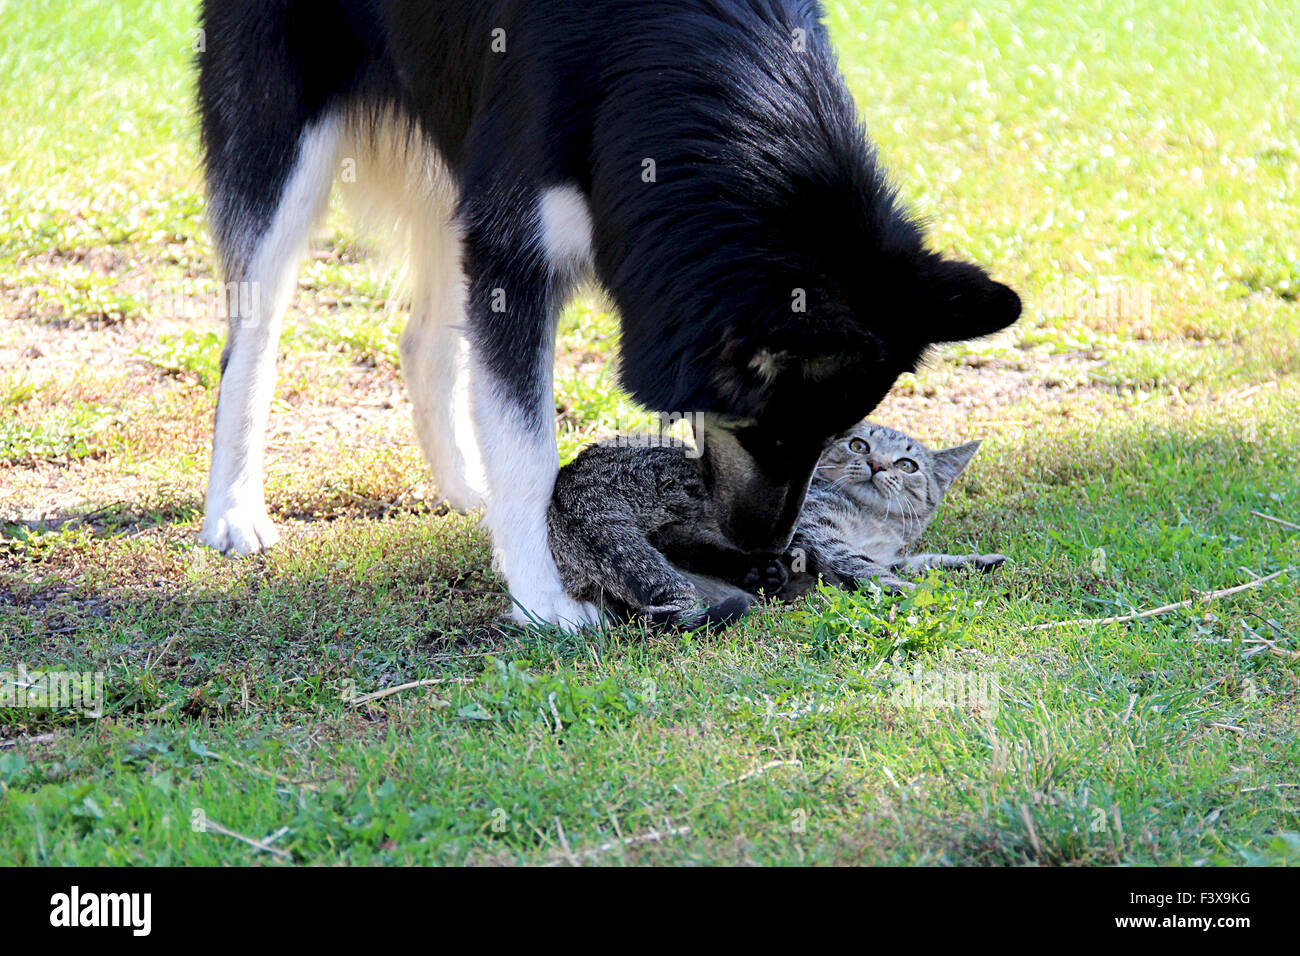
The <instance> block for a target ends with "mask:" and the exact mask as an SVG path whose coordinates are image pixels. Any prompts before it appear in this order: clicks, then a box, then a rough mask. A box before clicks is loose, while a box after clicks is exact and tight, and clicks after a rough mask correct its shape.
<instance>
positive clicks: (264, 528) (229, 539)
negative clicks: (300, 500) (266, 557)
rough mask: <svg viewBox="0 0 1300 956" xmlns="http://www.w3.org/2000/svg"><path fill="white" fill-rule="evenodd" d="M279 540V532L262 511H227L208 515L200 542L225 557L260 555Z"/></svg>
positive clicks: (255, 509) (236, 508) (233, 508)
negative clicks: (227, 555)
mask: <svg viewBox="0 0 1300 956" xmlns="http://www.w3.org/2000/svg"><path fill="white" fill-rule="evenodd" d="M279 540H280V533H279V532H278V531H276V530H275V525H274V524H272V523H271V519H270V518H268V517H267V515H266V511H265V510H264V509H262V508H238V507H232V508H227V509H226V510H225V511H222V512H221V513H219V514H215V515H213V514H209V515H208V517H207V519H206V520H205V521H204V522H203V530H202V531H201V532H200V533H199V543H200V544H206V545H207V546H208V547H209V548H213V549H215V550H217V551H220V552H221V553H222V554H238V555H246V554H260V553H261V552H263V551H265V550H267V549H268V548H271V547H273V546H274V545H275V543H276V542H277V541H279Z"/></svg>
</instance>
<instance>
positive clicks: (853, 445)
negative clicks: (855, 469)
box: [849, 438, 871, 455]
mask: <svg viewBox="0 0 1300 956" xmlns="http://www.w3.org/2000/svg"><path fill="white" fill-rule="evenodd" d="M849 451H851V452H853V454H855V455H865V454H866V453H867V452H869V451H871V446H870V445H868V444H867V443H866V442H864V441H863V440H862V439H861V438H855V439H853V440H852V441H851V442H849Z"/></svg>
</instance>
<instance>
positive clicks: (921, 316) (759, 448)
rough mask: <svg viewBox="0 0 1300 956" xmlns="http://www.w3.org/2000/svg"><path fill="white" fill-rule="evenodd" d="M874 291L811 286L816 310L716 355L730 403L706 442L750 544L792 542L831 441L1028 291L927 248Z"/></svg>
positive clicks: (775, 547) (709, 468)
mask: <svg viewBox="0 0 1300 956" xmlns="http://www.w3.org/2000/svg"><path fill="white" fill-rule="evenodd" d="M870 289H871V292H870V294H868V295H866V296H861V297H858V298H850V294H851V293H846V290H844V289H842V288H838V289H837V288H830V287H828V286H820V287H819V286H816V285H813V286H811V287H810V288H808V289H807V290H804V291H805V294H806V301H805V302H804V303H802V304H804V305H805V306H806V311H803V312H797V311H796V312H793V313H792V314H791V317H790V318H789V319H788V320H780V321H775V322H773V323H771V324H770V325H768V326H767V327H766V328H765V329H763V331H762V332H761V333H759V334H756V335H747V336H743V337H739V336H737V337H735V338H731V339H729V340H725V341H724V342H723V343H722V344H721V346H720V348H719V349H718V352H717V353H716V356H715V358H714V366H713V367H714V384H715V386H716V388H717V392H716V393H715V394H716V395H717V396H718V398H719V399H721V400H720V401H719V402H718V403H717V404H716V405H714V410H713V411H710V412H708V413H706V414H705V415H703V416H702V418H701V422H700V426H699V429H698V431H699V434H697V442H698V443H699V445H700V448H701V451H702V454H703V466H704V475H705V479H706V482H707V483H708V486H709V488H710V491H711V494H712V496H713V499H714V502H715V504H716V507H717V513H718V516H719V519H720V521H721V524H722V528H723V531H724V532H725V533H726V534H727V535H728V537H730V538H731V540H732V541H734V542H735V543H736V545H737V546H739V547H741V548H743V549H745V550H748V551H773V552H775V551H781V550H784V549H785V548H786V547H787V546H788V544H789V541H790V537H791V534H792V533H793V530H794V525H795V522H796V521H797V519H798V516H799V511H800V509H801V508H802V505H803V499H804V496H805V494H806V493H807V489H808V484H809V481H810V480H811V477H812V472H813V469H814V467H815V466H816V464H817V459H818V457H819V456H820V455H821V453H822V451H823V450H824V448H825V447H826V444H827V442H828V441H829V440H831V439H832V438H833V437H834V436H836V435H838V434H840V433H842V432H843V431H844V430H845V429H846V428H849V427H851V426H852V425H853V424H854V423H855V422H857V421H859V420H861V419H862V418H864V417H865V416H866V415H868V414H869V413H870V412H871V411H872V410H873V409H874V408H875V407H876V405H877V404H878V403H879V402H880V401H881V399H883V398H884V397H885V395H886V394H887V393H888V392H889V390H890V388H891V387H892V386H893V384H894V382H895V380H896V379H897V378H898V376H899V375H900V374H902V373H904V372H908V371H913V370H915V369H916V367H917V364H918V363H919V362H920V360H921V358H922V356H923V355H924V353H925V352H926V350H927V349H929V348H930V347H931V346H932V345H936V344H939V343H943V342H953V341H959V340H964V339H971V338H976V337H979V336H982V335H988V334H990V333H993V332H996V331H998V330H1000V329H1003V328H1006V327H1007V326H1009V325H1011V324H1012V323H1014V322H1015V321H1016V319H1017V318H1018V317H1019V315H1020V298H1019V296H1017V295H1016V293H1015V292H1013V291H1012V290H1011V289H1009V288H1008V287H1006V286H1004V285H1001V284H1000V283H997V282H995V281H993V280H992V279H991V278H989V276H988V275H987V274H986V273H985V272H984V271H983V270H982V269H980V268H979V267H978V266H975V265H972V264H970V263H966V262H959V261H953V260H947V259H943V258H941V257H939V256H937V255H934V254H932V253H928V252H923V253H918V254H915V255H913V256H911V257H909V258H908V259H906V260H904V261H900V262H897V263H895V264H894V268H893V269H892V270H885V271H882V272H880V273H878V274H877V276H876V281H875V282H874V283H872V284H871V285H870ZM751 328H752V327H751ZM719 409H721V410H719Z"/></svg>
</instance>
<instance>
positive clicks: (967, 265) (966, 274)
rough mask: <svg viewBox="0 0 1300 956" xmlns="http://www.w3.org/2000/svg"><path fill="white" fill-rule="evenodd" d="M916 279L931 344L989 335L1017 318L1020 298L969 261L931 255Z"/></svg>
mask: <svg viewBox="0 0 1300 956" xmlns="http://www.w3.org/2000/svg"><path fill="white" fill-rule="evenodd" d="M917 278H918V281H919V282H920V295H921V313H922V316H921V318H922V319H923V321H924V322H925V323H926V330H927V332H929V333H930V334H931V337H932V338H933V340H934V341H935V342H960V341H964V340H966V339H976V338H979V337H980V336H982V335H992V334H993V333H994V332H1000V331H1001V330H1002V329H1005V328H1006V327H1007V326H1009V325H1013V324H1015V321H1016V320H1017V319H1019V318H1020V309H1021V304H1020V296H1018V295H1016V293H1015V292H1014V291H1013V290H1012V289H1011V288H1009V287H1008V286H1005V285H1003V284H1002V283H1001V282H995V281H994V280H993V279H991V278H990V277H989V274H988V273H987V272H985V271H984V270H983V269H981V268H980V267H979V266H977V265H975V264H974V263H972V262H962V261H960V260H957V259H943V258H940V257H938V256H932V257H931V258H930V259H929V261H928V262H927V263H926V265H925V266H924V267H922V268H921V269H920V270H918V276H917Z"/></svg>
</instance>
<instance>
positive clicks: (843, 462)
mask: <svg viewBox="0 0 1300 956" xmlns="http://www.w3.org/2000/svg"><path fill="white" fill-rule="evenodd" d="M979 447H980V443H979V442H977V441H976V442H971V443H970V444H967V445H961V446H959V447H957V448H948V449H945V450H943V451H931V450H930V449H929V448H927V447H926V446H925V445H923V444H921V442H919V441H917V440H916V439H915V438H912V437H910V436H908V435H904V434H903V433H902V432H898V431H894V429H892V428H885V427H884V426H882V425H873V424H872V423H871V422H867V421H863V422H860V423H859V424H858V425H856V426H855V427H854V428H853V429H851V430H850V431H849V432H848V433H847V434H845V435H842V436H840V438H838V439H836V440H835V441H834V442H832V444H831V445H830V446H829V447H828V448H827V449H826V451H824V452H823V453H822V457H821V460H820V461H819V462H818V464H817V470H816V472H814V474H813V481H812V486H811V487H810V488H809V489H808V497H807V498H806V499H805V500H804V505H803V511H802V512H801V513H800V515H799V522H798V524H797V526H796V527H795V533H794V540H793V541H792V542H791V544H790V551H789V555H790V558H791V566H792V569H793V570H794V573H793V575H792V576H791V579H790V581H789V583H788V584H787V585H786V586H785V588H784V589H783V590H782V592H781V594H780V597H782V598H787V599H788V598H793V597H798V596H799V595H801V594H804V593H807V591H809V590H811V589H812V587H814V586H815V585H816V583H817V578H818V576H819V575H820V576H821V578H822V580H824V581H826V582H827V583H828V584H835V585H839V586H841V587H853V586H855V585H856V584H858V583H860V582H864V581H867V580H874V581H876V582H877V583H878V584H879V585H880V586H881V587H882V588H885V589H886V590H906V589H910V588H912V587H914V586H915V585H912V584H910V583H908V582H907V581H905V580H903V576H904V575H906V574H909V573H915V572H919V571H925V570H928V569H930V568H978V569H980V570H989V569H991V568H996V567H998V566H999V565H1000V564H1002V563H1003V562H1004V561H1006V558H1005V557H1004V556H1003V555H1000V554H962V555H954V554H919V555H915V556H908V554H907V552H908V549H910V548H911V546H912V545H913V544H914V543H915V542H916V540H917V538H919V537H920V536H921V532H922V531H924V530H925V528H926V526H927V525H928V524H929V523H930V519H931V518H933V517H934V514H935V511H936V510H937V509H938V507H939V502H940V501H942V500H943V496H944V494H945V493H946V492H947V491H948V489H949V488H950V487H952V483H953V481H954V480H956V478H957V476H958V475H960V474H961V473H962V471H963V470H964V469H965V468H966V466H967V465H968V464H970V461H971V459H972V458H974V457H975V453H976V452H977V451H978V450H979Z"/></svg>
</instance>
